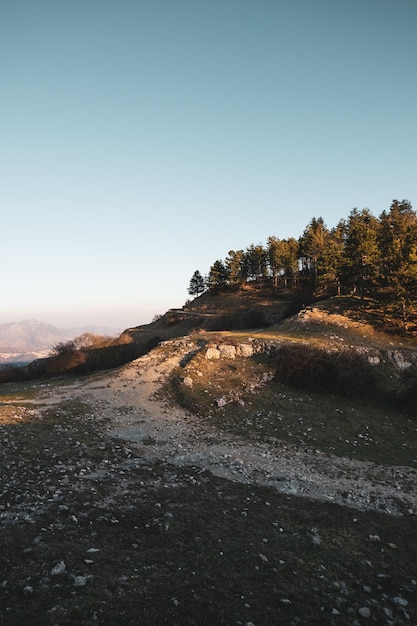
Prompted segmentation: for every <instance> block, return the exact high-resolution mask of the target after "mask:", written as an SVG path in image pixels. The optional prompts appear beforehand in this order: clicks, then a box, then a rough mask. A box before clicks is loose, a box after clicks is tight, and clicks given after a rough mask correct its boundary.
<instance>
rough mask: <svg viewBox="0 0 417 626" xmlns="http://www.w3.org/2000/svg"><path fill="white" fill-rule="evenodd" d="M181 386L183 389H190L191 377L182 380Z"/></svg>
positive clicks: (191, 384)
mask: <svg viewBox="0 0 417 626" xmlns="http://www.w3.org/2000/svg"><path fill="white" fill-rule="evenodd" d="M182 384H183V385H184V386H185V387H190V388H191V387H192V386H193V379H192V378H191V376H186V377H185V378H183V380H182Z"/></svg>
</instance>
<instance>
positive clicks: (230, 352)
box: [219, 344, 236, 359]
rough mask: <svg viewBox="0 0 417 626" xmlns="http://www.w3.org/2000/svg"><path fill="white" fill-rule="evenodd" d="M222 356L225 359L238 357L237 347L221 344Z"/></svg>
mask: <svg viewBox="0 0 417 626" xmlns="http://www.w3.org/2000/svg"><path fill="white" fill-rule="evenodd" d="M219 352H220V356H221V357H222V358H224V359H234V358H236V348H235V346H230V345H228V344H222V345H221V346H219Z"/></svg>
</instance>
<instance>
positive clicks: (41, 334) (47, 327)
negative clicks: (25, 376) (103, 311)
mask: <svg viewBox="0 0 417 626" xmlns="http://www.w3.org/2000/svg"><path fill="white" fill-rule="evenodd" d="M87 332H88V333H92V334H96V335H111V336H114V335H118V334H119V333H118V331H115V330H114V329H111V328H105V327H100V326H84V327H82V328H65V329H63V328H56V327H55V326H52V324H46V323H45V322H40V321H39V320H34V319H32V320H24V321H22V322H10V323H8V324H0V363H16V362H19V363H21V362H26V363H28V362H30V361H33V360H34V359H37V358H40V357H43V356H47V355H48V353H49V351H50V350H51V348H52V347H53V346H55V345H56V344H57V343H60V342H64V341H70V340H71V339H74V338H75V337H78V336H79V335H82V334H84V333H87Z"/></svg>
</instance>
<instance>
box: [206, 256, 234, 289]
mask: <svg viewBox="0 0 417 626" xmlns="http://www.w3.org/2000/svg"><path fill="white" fill-rule="evenodd" d="M228 280H229V272H228V270H227V268H226V267H225V265H224V263H223V261H221V260H217V261H215V262H214V263H213V265H212V266H211V268H210V272H209V275H208V279H207V286H208V288H209V290H210V291H211V292H212V293H216V292H218V290H219V289H222V288H223V287H226V285H227V283H228Z"/></svg>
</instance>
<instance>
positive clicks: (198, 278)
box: [188, 270, 206, 297]
mask: <svg viewBox="0 0 417 626" xmlns="http://www.w3.org/2000/svg"><path fill="white" fill-rule="evenodd" d="M205 288H206V284H205V281H204V278H203V277H202V275H201V274H200V272H199V271H198V270H196V271H195V272H194V274H193V275H192V276H191V280H190V285H189V287H188V293H189V294H190V296H197V297H198V296H199V295H200V293H203V291H205Z"/></svg>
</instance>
